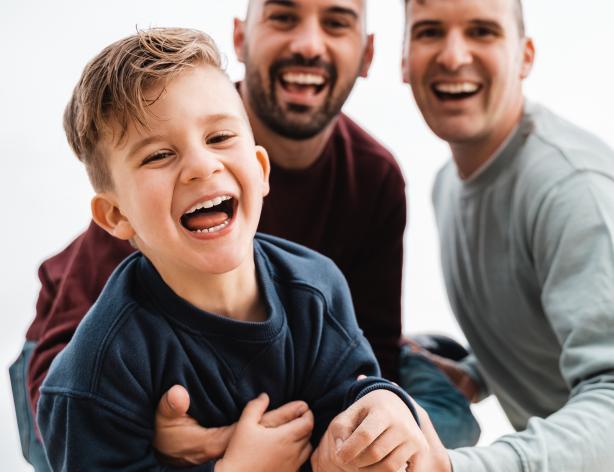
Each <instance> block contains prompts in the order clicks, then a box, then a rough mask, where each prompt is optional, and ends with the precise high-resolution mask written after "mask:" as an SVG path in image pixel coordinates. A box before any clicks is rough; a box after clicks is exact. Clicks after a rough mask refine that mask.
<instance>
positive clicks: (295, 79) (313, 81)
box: [281, 72, 324, 85]
mask: <svg viewBox="0 0 614 472" xmlns="http://www.w3.org/2000/svg"><path fill="white" fill-rule="evenodd" d="M281 78H282V79H283V81H284V82H288V83H290V84H297V85H322V84H323V83H324V77H322V76H321V75H318V74H307V73H304V72H286V73H285V74H283V75H282V77H281Z"/></svg>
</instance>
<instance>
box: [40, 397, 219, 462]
mask: <svg viewBox="0 0 614 472" xmlns="http://www.w3.org/2000/svg"><path fill="white" fill-rule="evenodd" d="M38 424H39V427H40V431H41V435H42V438H43V442H44V444H45V449H46V452H47V457H48V459H49V463H50V465H51V468H52V470H91V471H96V470H118V471H119V470H121V471H133V472H137V471H151V472H153V471H169V472H170V471H174V470H181V471H194V472H196V471H199V472H200V471H202V472H212V471H213V470H214V467H215V462H208V463H206V464H202V465H199V466H195V467H189V468H180V469H176V468H172V467H167V466H163V465H161V464H159V463H158V461H157V459H156V455H155V453H154V449H153V446H152V441H153V418H152V424H151V425H148V424H142V423H141V422H139V421H138V420H136V418H134V415H133V414H131V412H129V411H125V410H123V409H122V408H120V407H119V406H117V405H114V404H112V403H110V402H108V401H105V400H103V399H101V398H97V397H96V396H93V395H81V394H79V393H78V392H69V391H61V390H59V389H53V388H45V387H43V390H42V393H41V397H40V402H39V405H38Z"/></svg>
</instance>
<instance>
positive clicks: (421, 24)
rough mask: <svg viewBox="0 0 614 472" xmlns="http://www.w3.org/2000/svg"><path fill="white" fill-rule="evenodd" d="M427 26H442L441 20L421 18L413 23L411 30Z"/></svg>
mask: <svg viewBox="0 0 614 472" xmlns="http://www.w3.org/2000/svg"><path fill="white" fill-rule="evenodd" d="M425 26H441V21H437V20H420V21H416V22H415V23H414V24H412V25H411V30H412V31H414V30H417V29H418V28H423V27H425Z"/></svg>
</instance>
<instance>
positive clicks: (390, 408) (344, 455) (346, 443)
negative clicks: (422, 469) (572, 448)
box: [311, 389, 428, 472]
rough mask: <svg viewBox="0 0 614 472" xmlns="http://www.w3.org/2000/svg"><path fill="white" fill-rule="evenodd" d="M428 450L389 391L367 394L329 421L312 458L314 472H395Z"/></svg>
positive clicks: (425, 443) (417, 431)
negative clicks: (360, 471)
mask: <svg viewBox="0 0 614 472" xmlns="http://www.w3.org/2000/svg"><path fill="white" fill-rule="evenodd" d="M426 450H428V446H427V442H426V439H425V438H424V436H423V434H422V432H421V431H420V428H419V427H418V425H417V424H416V421H415V420H414V418H413V416H412V414H411V412H410V411H409V408H407V405H405V403H404V402H403V401H402V400H401V399H400V398H399V397H398V396H397V395H396V394H395V393H393V392H390V391H389V390H383V389H381V390H375V391H373V392H370V393H368V394H367V395H365V396H364V397H362V398H361V399H359V400H358V401H356V402H355V403H354V404H352V405H351V406H350V407H349V408H347V409H346V410H345V411H343V412H341V413H340V414H339V415H337V416H336V417H335V418H334V419H333V421H331V423H330V425H329V427H328V429H327V430H326V432H325V433H324V436H323V437H322V440H321V442H320V444H319V445H318V448H317V449H316V451H315V452H314V454H313V455H312V459H311V465H312V468H313V470H314V472H323V471H326V472H329V471H331V472H336V471H356V470H364V471H373V472H375V471H398V470H405V468H406V466H407V462H408V461H410V459H411V458H412V457H414V456H415V455H417V454H421V453H424V452H425V451H426Z"/></svg>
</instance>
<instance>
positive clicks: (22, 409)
mask: <svg viewBox="0 0 614 472" xmlns="http://www.w3.org/2000/svg"><path fill="white" fill-rule="evenodd" d="M34 346H35V343H34V342H33V341H26V342H25V343H24V345H23V349H22V351H21V354H20V355H19V357H18V358H17V360H16V361H15V362H14V363H13V364H12V365H11V366H10V367H9V375H10V377H11V387H12V389H13V401H14V402H15V415H16V416H17V427H18V428H19V439H20V441H21V452H22V453H23V457H25V459H26V460H27V461H28V462H29V463H30V464H32V466H33V467H34V470H35V472H50V471H51V468H50V467H49V464H48V463H47V456H46V455H45V450H44V449H43V445H42V444H41V442H40V440H39V439H38V438H37V437H36V432H35V428H34V419H33V418H32V411H31V409H30V399H29V396H28V389H27V385H26V382H27V369H28V361H29V360H30V356H31V355H32V351H33V350H34Z"/></svg>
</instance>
